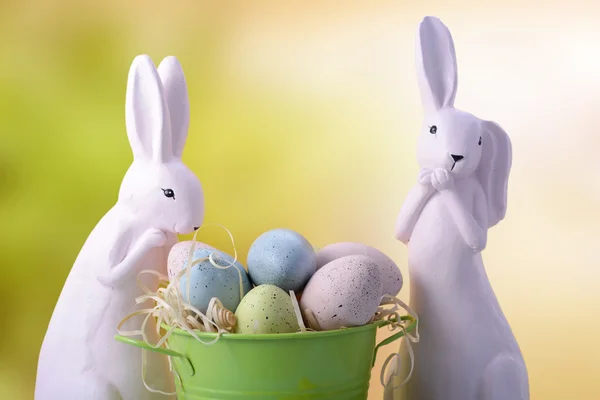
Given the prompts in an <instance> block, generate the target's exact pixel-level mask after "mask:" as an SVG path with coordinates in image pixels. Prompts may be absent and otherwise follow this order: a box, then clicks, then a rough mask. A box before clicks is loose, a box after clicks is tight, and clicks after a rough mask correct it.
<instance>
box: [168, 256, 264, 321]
mask: <svg viewBox="0 0 600 400" xmlns="http://www.w3.org/2000/svg"><path fill="white" fill-rule="evenodd" d="M211 253H212V254H213V260H214V261H215V263H216V264H217V265H221V266H227V265H229V264H230V263H232V262H233V257H231V256H230V255H229V254H227V253H224V252H222V251H219V250H215V249H197V250H195V251H194V257H193V260H198V259H201V258H205V257H209V256H210V255H211ZM183 268H184V269H185V268H187V262H186V264H185V265H184V266H183ZM238 271H239V272H240V273H241V275H242V285H243V289H244V290H243V294H244V295H246V293H248V292H249V291H250V289H252V284H251V283H250V279H249V277H248V274H247V272H246V270H245V269H244V267H243V266H242V264H240V263H239V262H238V261H236V262H235V263H234V264H233V266H231V267H229V268H227V269H221V268H217V267H215V266H214V265H212V264H211V262H210V261H209V260H204V261H202V262H200V263H199V264H196V265H194V266H193V267H192V268H191V270H190V272H189V275H190V285H189V296H188V291H187V290H188V288H187V274H184V275H183V276H182V277H181V278H180V280H179V290H181V294H182V297H183V299H184V300H185V301H186V302H187V303H189V304H191V305H192V306H194V307H195V308H197V309H198V310H199V311H201V312H203V313H206V309H207V307H208V303H209V302H210V300H211V299H212V298H213V297H216V298H218V299H219V300H221V303H223V306H224V307H225V308H227V309H228V310H230V311H232V312H235V309H236V308H237V306H238V304H239V303H240V301H241V298H240V283H239V282H240V273H238ZM242 297H243V296H242Z"/></svg>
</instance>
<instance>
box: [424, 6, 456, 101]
mask: <svg viewBox="0 0 600 400" xmlns="http://www.w3.org/2000/svg"><path fill="white" fill-rule="evenodd" d="M416 58H417V73H418V81H419V88H420V90H421V100H422V102H423V107H424V108H425V111H426V112H434V111H437V110H439V109H441V108H443V107H452V106H454V98H455V97H456V86H457V81H458V77H457V68H456V54H455V51H454V41H453V40H452V35H451V34H450V31H449V30H448V28H447V27H446V25H444V24H443V23H442V21H440V20H439V19H438V18H436V17H425V18H424V19H423V21H421V23H420V24H419V32H418V38H417V57H416Z"/></svg>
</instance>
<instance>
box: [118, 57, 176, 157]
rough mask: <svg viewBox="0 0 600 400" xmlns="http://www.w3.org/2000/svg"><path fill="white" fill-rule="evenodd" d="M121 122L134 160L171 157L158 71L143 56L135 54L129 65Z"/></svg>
mask: <svg viewBox="0 0 600 400" xmlns="http://www.w3.org/2000/svg"><path fill="white" fill-rule="evenodd" d="M125 121H126V126H127V136H128V137H129V143H130V144H131V149H132V150H133V156H134V158H135V159H144V160H152V161H156V162H164V161H167V160H168V159H169V158H171V157H172V156H173V152H172V147H171V123H170V119H169V109H168V108H167V105H166V103H165V100H164V95H163V88H162V83H161V81H160V78H159V76H158V72H157V71H156V68H155V67H154V63H153V62H152V60H151V59H150V57H148V56H147V55H140V56H137V57H136V58H135V59H134V60H133V63H132V64H131V68H130V70H129V77H128V80H127V96H126V100H125Z"/></svg>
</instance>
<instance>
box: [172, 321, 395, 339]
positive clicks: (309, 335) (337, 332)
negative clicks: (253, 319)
mask: <svg viewBox="0 0 600 400" xmlns="http://www.w3.org/2000/svg"><path fill="white" fill-rule="evenodd" d="M385 325H386V323H385V321H375V322H371V323H369V324H365V325H361V326H354V327H350V328H341V329H334V330H330V331H306V332H291V333H223V334H221V337H220V338H219V340H233V341H235V340H240V341H248V340H250V341H252V340H254V341H260V340H262V341H265V340H268V341H274V340H296V339H302V340H304V339H314V338H324V337H335V336H342V335H350V334H355V333H361V332H367V331H371V330H377V329H378V328H380V327H382V326H385ZM161 326H162V328H163V329H164V330H166V331H170V332H171V334H173V335H178V336H185V337H188V338H193V336H192V335H190V334H189V333H188V332H186V331H185V330H183V329H181V328H177V327H174V326H170V325H167V324H165V323H163V324H161ZM194 333H195V334H196V335H197V336H198V337H199V338H200V339H208V340H211V339H213V340H214V339H216V338H217V333H216V332H198V331H194Z"/></svg>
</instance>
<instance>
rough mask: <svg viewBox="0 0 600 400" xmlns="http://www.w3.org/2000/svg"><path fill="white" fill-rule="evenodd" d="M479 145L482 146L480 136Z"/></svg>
mask: <svg viewBox="0 0 600 400" xmlns="http://www.w3.org/2000/svg"><path fill="white" fill-rule="evenodd" d="M477 144H478V145H480V146H481V136H479V143H477Z"/></svg>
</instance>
